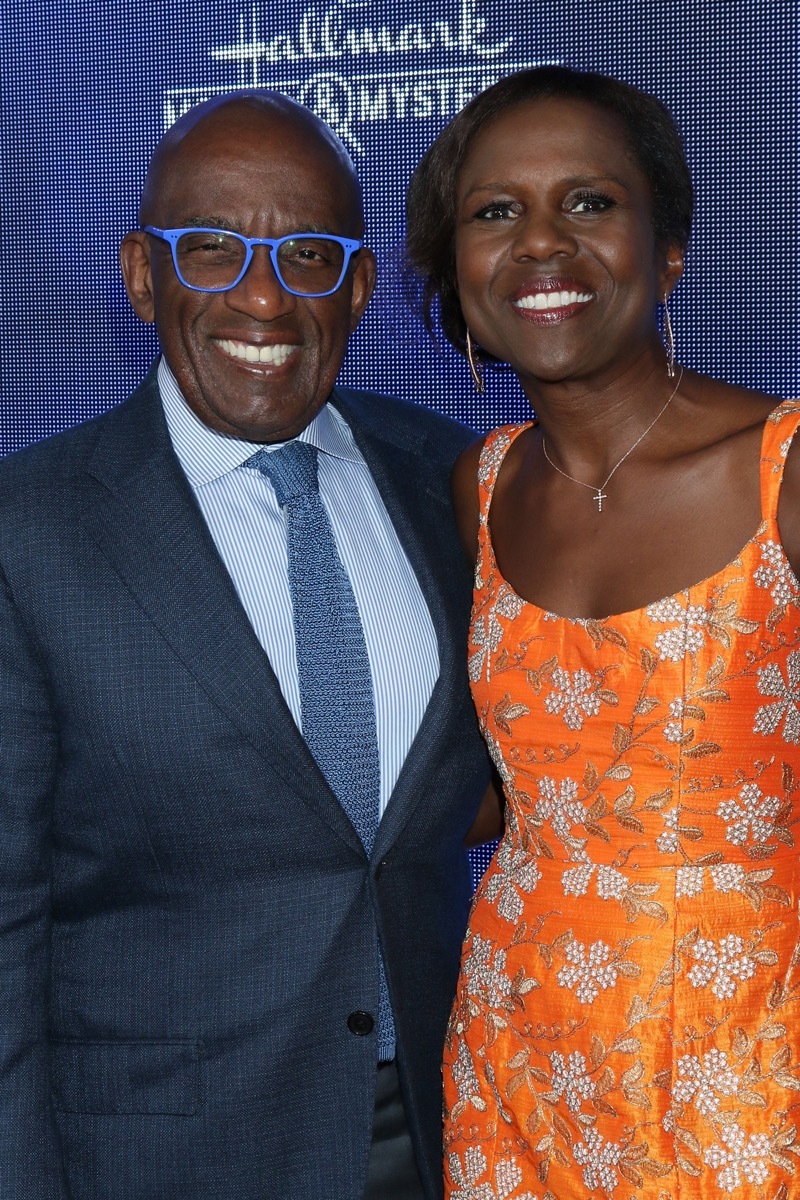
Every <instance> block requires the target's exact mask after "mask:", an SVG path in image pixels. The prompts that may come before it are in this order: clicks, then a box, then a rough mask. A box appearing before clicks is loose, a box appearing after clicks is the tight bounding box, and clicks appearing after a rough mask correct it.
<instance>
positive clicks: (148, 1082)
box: [51, 1041, 200, 1117]
mask: <svg viewBox="0 0 800 1200" xmlns="http://www.w3.org/2000/svg"><path fill="white" fill-rule="evenodd" d="M51 1055H52V1058H51V1061H52V1087H53V1103H54V1105H55V1107H56V1109H58V1110H59V1111H61V1112H75V1113H97V1114H106V1115H109V1114H121V1113H138V1114H151V1113H152V1114H163V1115H174V1116H187V1117H188V1116H192V1114H194V1113H196V1112H198V1111H199V1109H200V1045H199V1043H197V1042H189V1041H160V1042H149V1041H147V1042H145V1041H130V1042H123V1041H91V1042H83V1041H58V1042H53V1043H52V1047H51Z"/></svg>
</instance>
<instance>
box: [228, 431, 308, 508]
mask: <svg viewBox="0 0 800 1200" xmlns="http://www.w3.org/2000/svg"><path fill="white" fill-rule="evenodd" d="M244 465H245V466H246V467H256V469H257V470H259V471H260V472H261V474H262V475H266V476H267V477H268V478H269V479H270V480H271V481H272V486H273V487H274V489H275V495H276V496H277V498H278V504H280V506H281V508H283V507H284V505H285V504H287V503H288V502H289V501H290V500H294V499H295V498H296V497H297V496H308V495H312V494H314V493H317V494H318V493H319V484H318V482H317V448H316V446H310V445H309V444H308V442H289V443H288V445H286V446H281V448H280V450H259V451H258V452H257V453H256V454H254V455H253V457H252V458H248V460H247V462H246V463H245V464H244Z"/></svg>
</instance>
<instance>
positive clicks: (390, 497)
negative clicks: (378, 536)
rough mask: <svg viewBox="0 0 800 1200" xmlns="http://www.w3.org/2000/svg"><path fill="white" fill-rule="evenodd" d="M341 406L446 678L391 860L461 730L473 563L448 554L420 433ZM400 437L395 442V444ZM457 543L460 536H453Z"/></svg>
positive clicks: (405, 787)
mask: <svg viewBox="0 0 800 1200" xmlns="http://www.w3.org/2000/svg"><path fill="white" fill-rule="evenodd" d="M333 399H334V403H335V404H336V405H337V407H338V408H339V409H340V410H341V412H342V413H343V414H344V416H345V417H346V418H347V420H348V423H349V424H350V428H351V429H352V431H353V435H354V437H355V440H356V443H357V445H358V448H359V450H360V451H361V453H362V454H363V455H364V458H365V460H366V462H367V464H368V466H369V468H370V471H371V473H372V476H373V478H374V480H375V482H376V484H377V487H378V491H379V492H380V494H381V498H382V500H383V502H384V504H385V505H386V509H387V511H388V513H389V516H390V517H391V520H392V524H393V525H394V527H395V529H396V531H397V534H398V536H399V538H400V541H401V543H402V545H403V549H404V550H405V552H406V554H407V555H408V559H409V562H410V563H411V566H412V569H413V571H414V574H415V575H416V577H417V580H418V582H419V584H420V587H421V589H422V593H423V595H424V597H425V602H426V604H427V606H428V609H429V611H430V614H431V619H432V621H433V625H434V629H435V631H436V638H437V643H438V649H439V664H440V668H439V678H438V680H437V682H436V684H435V686H434V689H433V693H432V694H431V698H430V701H429V703H428V706H427V708H426V710H425V714H424V716H423V719H422V722H421V724H420V727H419V730H418V732H417V735H416V737H415V739H414V743H413V745H412V747H411V749H410V751H409V753H408V755H407V756H406V760H405V763H404V764H403V768H402V770H401V772H400V775H399V777H398V780H397V783H396V784H395V788H394V791H393V793H392V798H391V800H390V802H389V805H388V807H387V808H386V811H385V812H384V815H383V817H382V818H381V822H380V825H379V827H378V835H377V838H376V842H375V847H374V850H373V857H379V856H380V855H381V854H383V853H385V852H386V851H387V849H388V848H389V846H390V845H391V844H392V842H394V841H395V840H396V839H397V837H398V835H399V834H400V832H401V830H402V829H403V827H404V826H405V824H406V823H407V821H408V820H409V818H410V816H411V814H412V812H413V810H414V807H415V805H416V804H417V803H419V802H420V800H421V799H422V797H423V796H425V795H426V794H427V792H426V780H427V776H428V774H429V768H430V763H431V761H432V759H433V757H434V756H435V755H436V754H437V752H438V751H439V749H440V747H441V744H442V741H443V740H444V739H445V738H446V737H447V736H448V730H450V729H452V728H453V727H454V725H455V717H456V713H457V709H458V705H459V700H460V699H463V696H464V695H465V692H464V689H463V688H462V687H459V686H458V681H459V679H460V678H461V677H463V676H464V675H465V659H466V649H465V647H466V620H467V615H468V611H469V598H470V580H469V569H468V567H467V565H466V561H464V562H463V564H462V560H461V555H460V549H459V547H458V546H457V545H456V546H455V551H456V557H455V558H453V557H452V556H450V555H448V554H446V553H443V550H444V549H445V545H446V544H443V540H442V537H441V534H442V531H443V530H447V529H448V526H450V525H452V512H451V506H450V492H449V481H448V479H447V478H446V473H443V471H442V468H441V457H440V455H437V457H436V464H437V465H436V467H435V468H432V467H431V465H430V459H429V458H428V456H427V454H426V442H427V438H426V436H425V435H424V434H422V433H421V432H420V431H419V430H418V429H412V430H409V429H405V428H404V429H402V430H396V431H393V430H392V429H391V428H387V426H386V423H385V421H383V420H382V419H381V417H382V414H379V413H375V412H374V409H372V410H370V409H369V408H367V407H366V406H363V405H360V404H358V399H359V397H358V394H357V393H356V394H354V393H349V392H343V391H337V392H336V393H334V397H333ZM393 434H394V436H393ZM453 533H454V536H455V531H453Z"/></svg>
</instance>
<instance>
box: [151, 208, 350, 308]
mask: <svg viewBox="0 0 800 1200" xmlns="http://www.w3.org/2000/svg"><path fill="white" fill-rule="evenodd" d="M141 229H142V233H149V234H150V235H151V236H153V237H157V238H161V240H162V241H165V242H167V243H168V245H169V248H170V250H171V251H172V264H173V266H174V267H175V274H176V275H177V276H178V279H179V281H180V282H181V284H182V285H183V286H184V287H185V288H188V289H189V291H191V292H213V293H219V292H229V291H231V290H232V288H235V287H238V285H239V284H240V283H241V282H242V280H243V279H244V277H245V275H246V274H247V269H248V267H249V266H250V263H251V262H252V261H253V247H254V246H268V247H269V257H270V262H271V263H272V269H273V271H274V272H275V278H276V279H277V280H278V283H279V284H280V285H281V287H282V288H283V290H284V291H286V292H289V294H290V295H291V296H301V297H304V298H305V299H307V300H318V299H320V298H321V297H323V296H332V295H333V293H334V292H337V291H338V290H339V288H340V287H341V286H342V283H343V282H344V277H345V275H346V274H347V268H348V267H349V266H350V262H351V260H352V257H353V255H354V254H357V253H358V252H359V250H362V249H363V247H364V242H363V239H361V238H343V237H338V236H337V235H336V234H335V233H319V232H318V231H317V232H307V233H287V235H286V237H279V238H255V237H254V238H251V237H245V235H244V234H243V233H235V232H234V231H233V230H232V229H218V228H214V227H213V226H207V225H187V226H184V227H183V228H181V229H159V228H158V226H156V225H143V226H142V227H141ZM185 233H224V234H227V235H228V236H229V237H234V238H236V239H237V240H238V241H240V242H243V243H244V247H245V254H244V263H243V264H242V269H241V271H240V272H239V274H238V275H237V277H236V279H234V281H233V283H228V284H226V285H225V287H216V288H204V287H197V286H196V285H195V284H193V283H187V282H186V280H185V279H184V277H183V275H182V274H181V269H180V267H179V266H178V241H179V240H180V238H181V237H183V235H184V234H185ZM298 238H317V239H320V238H324V239H325V240H326V241H329V242H336V243H337V244H338V245H339V246H341V247H342V249H343V250H344V262H343V263H342V273H341V275H340V276H339V279H338V282H337V283H336V286H335V287H332V288H328V290H327V291H325V292H298V291H296V290H295V289H294V288H291V287H289V286H288V284H287V283H286V281H285V280H284V278H283V274H282V273H281V269H280V266H279V265H278V249H279V247H280V246H282V245H284V243H285V242H294V241H297V239H298Z"/></svg>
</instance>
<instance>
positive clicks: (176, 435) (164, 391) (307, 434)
mask: <svg viewBox="0 0 800 1200" xmlns="http://www.w3.org/2000/svg"><path fill="white" fill-rule="evenodd" d="M158 390H159V393H160V395H161V403H162V405H163V407H164V416H165V418H166V422H167V429H168V431H169V436H170V440H171V441H172V446H173V449H174V450H175V453H176V455H177V457H178V461H179V462H180V464H181V466H182V467H183V470H184V473H185V475H186V478H187V479H188V480H189V483H190V484H191V485H192V487H202V485H203V484H206V483H211V482H212V481H213V480H215V479H220V478H221V477H222V476H223V475H226V474H227V473H228V472H229V471H235V470H236V469H237V467H240V466H241V465H242V463H244V462H246V460H247V459H248V458H251V457H252V455H254V454H255V453H256V451H258V450H263V449H267V450H269V449H275V450H277V449H278V448H279V447H280V446H281V445H285V443H282V442H276V443H274V444H271V445H267V446H263V445H262V444H261V443H259V442H246V441H244V440H243V439H241V438H234V437H227V436H226V435H225V434H224V433H217V431H216V430H214V429H209V427H208V425H205V424H204V423H203V422H202V421H201V420H200V418H199V417H197V416H196V415H195V414H194V413H193V412H192V410H191V408H189V405H188V404H187V403H186V400H185V399H184V397H183V394H182V393H181V390H180V388H179V387H178V382H177V380H176V378H175V376H174V375H173V374H172V371H171V370H170V368H169V367H168V366H167V360H166V359H165V358H164V356H163V355H162V357H161V359H160V361H159V364H158ZM297 440H298V441H301V442H308V443H309V444H310V445H312V446H316V448H317V450H320V451H321V452H322V453H323V454H329V455H331V456H332V457H333V458H343V459H346V460H347V461H349V462H362V461H363V459H362V456H361V454H360V453H359V451H358V449H357V447H356V444H355V442H354V441H353V435H352V433H351V432H350V428H349V426H348V424H347V422H346V421H345V419H344V417H343V416H342V415H341V413H339V412H337V410H336V409H335V408H334V407H333V405H332V404H331V403H330V402H329V403H327V404H326V405H325V406H324V407H323V408H321V409H320V411H319V412H318V413H317V415H316V416H315V417H314V419H313V421H311V423H310V424H309V425H307V426H306V428H305V429H304V430H303V432H302V433H301V434H299V435H298V438H297Z"/></svg>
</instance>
